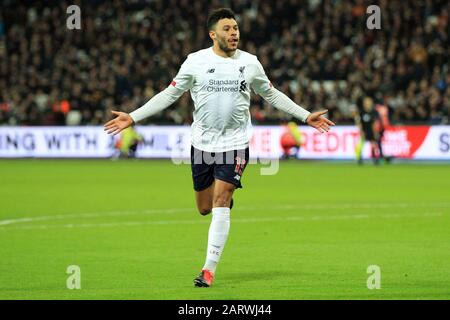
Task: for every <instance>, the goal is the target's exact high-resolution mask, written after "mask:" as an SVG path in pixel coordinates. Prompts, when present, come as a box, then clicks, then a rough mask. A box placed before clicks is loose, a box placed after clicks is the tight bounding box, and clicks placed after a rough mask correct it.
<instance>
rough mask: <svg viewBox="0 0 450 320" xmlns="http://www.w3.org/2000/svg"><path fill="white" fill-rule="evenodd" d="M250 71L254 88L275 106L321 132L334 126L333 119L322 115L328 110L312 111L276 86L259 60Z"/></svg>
mask: <svg viewBox="0 0 450 320" xmlns="http://www.w3.org/2000/svg"><path fill="white" fill-rule="evenodd" d="M250 72H251V74H252V75H253V78H252V87H253V90H254V91H255V92H256V93H257V94H259V95H260V96H261V97H263V98H264V99H265V100H266V101H267V102H269V103H270V104H271V105H273V106H274V107H275V108H277V109H280V110H282V111H284V112H286V113H289V114H290V115H292V116H294V117H295V118H297V119H300V120H301V121H303V122H305V123H307V124H308V125H310V126H311V127H313V128H316V129H317V130H318V131H320V132H327V131H328V130H330V126H334V123H333V122H332V121H330V120H328V119H326V118H324V117H322V116H323V115H324V114H325V113H327V112H328V110H324V111H318V112H313V113H311V112H309V111H308V110H306V109H304V108H302V107H301V106H299V105H298V104H296V103H295V102H294V101H292V100H291V99H290V98H289V97H288V96H287V95H285V94H284V93H283V92H281V91H279V90H277V89H276V88H274V86H273V85H272V83H271V82H270V81H269V79H268V78H267V76H266V73H265V72H264V68H263V66H262V65H261V63H260V62H259V61H258V60H256V61H255V64H253V65H251V66H250Z"/></svg>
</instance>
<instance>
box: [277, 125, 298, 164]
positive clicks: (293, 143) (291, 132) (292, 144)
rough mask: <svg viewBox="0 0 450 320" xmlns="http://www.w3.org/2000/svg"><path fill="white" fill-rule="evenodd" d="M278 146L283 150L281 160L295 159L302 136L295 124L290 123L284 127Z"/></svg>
mask: <svg viewBox="0 0 450 320" xmlns="http://www.w3.org/2000/svg"><path fill="white" fill-rule="evenodd" d="M280 144H281V148H282V149H283V154H282V156H281V159H289V158H291V157H297V154H298V151H299V150H300V147H301V144H302V134H301V132H300V130H299V129H298V126H297V124H296V123H295V122H293V121H290V122H289V123H288V124H286V125H285V131H284V133H283V134H282V135H281V139H280Z"/></svg>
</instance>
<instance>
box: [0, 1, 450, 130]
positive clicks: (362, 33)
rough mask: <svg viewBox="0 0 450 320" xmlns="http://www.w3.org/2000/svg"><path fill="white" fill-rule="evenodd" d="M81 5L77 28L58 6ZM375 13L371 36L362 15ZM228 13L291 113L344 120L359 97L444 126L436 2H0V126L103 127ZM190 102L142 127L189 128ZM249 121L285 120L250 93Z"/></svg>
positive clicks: (155, 87) (444, 65) (440, 12)
mask: <svg viewBox="0 0 450 320" xmlns="http://www.w3.org/2000/svg"><path fill="white" fill-rule="evenodd" d="M71 4H77V5H78V6H79V7H80V8H81V27H82V29H81V30H69V29H67V27H66V19H67V17H68V16H69V14H67V13H66V9H67V7H68V6H69V5H71ZM372 4H377V5H378V6H379V7H380V9H381V29H380V30H369V29H368V28H367V26H366V20H367V18H368V16H369V15H368V14H367V13H366V8H367V6H369V5H372ZM224 6H225V7H230V8H232V9H233V10H234V11H235V13H236V14H237V20H238V23H239V27H240V32H241V43H240V48H241V49H243V50H246V51H249V52H250V53H253V54H256V55H257V56H258V58H259V60H260V61H261V63H262V64H263V66H264V68H265V70H266V73H267V75H268V76H269V78H270V79H271V81H272V83H273V84H274V85H275V86H276V87H278V88H279V89H280V90H282V91H283V92H285V93H286V94H287V95H289V96H290V97H291V98H292V99H293V100H294V101H296V102H297V103H298V104H300V105H302V106H304V107H306V108H308V109H310V110H318V109H323V108H326V109H328V110H329V117H330V118H332V119H333V121H335V122H337V123H338V124H346V123H353V114H352V112H353V111H354V106H355V104H356V101H357V100H358V98H359V97H361V96H364V95H370V96H372V97H373V98H374V99H375V102H376V103H382V104H385V105H387V106H388V107H389V110H390V117H391V122H392V123H413V122H414V123H426V124H439V123H450V119H449V118H450V117H449V116H450V70H449V66H450V65H449V61H450V59H449V54H450V50H449V43H450V39H449V34H450V32H449V30H450V23H449V12H450V2H449V1H447V0H404V1H400V0H398V1H395V0H390V1H388V0H384V1H375V0H370V1H365V0H302V1H301V0H283V1H281V0H277V1H250V0H235V1H217V0H216V1H214V0H213V1H203V0H196V1H189V0H146V1H143V0H134V1H133V0H130V1H119V0H113V1H102V0H89V1H87V0H86V1H71V2H67V1H53V2H52V1H17V0H2V1H1V4H0V7H1V9H0V124H10V125H66V124H68V125H73V124H82V125H87V124H93V125H98V124H102V123H103V122H105V121H106V120H108V119H110V118H111V115H110V111H111V110H114V109H115V110H122V111H126V112H129V111H132V110H134V109H135V108H137V107H139V106H141V105H142V104H144V103H145V102H146V101H147V100H148V99H150V98H151V97H152V96H153V95H155V94H156V93H158V92H159V91H160V90H162V89H164V88H165V87H166V86H167V85H168V84H169V83H170V81H171V79H172V78H173V77H174V76H175V75H176V73H177V71H178V68H179V67H180V65H181V63H182V62H183V61H184V59H185V58H186V56H187V55H188V54H189V53H190V52H193V51H196V50H199V49H202V48H205V47H209V46H211V41H210V39H209V37H208V33H207V30H206V18H207V15H208V13H209V11H210V10H211V9H216V8H218V7H224ZM192 109H193V103H192V101H191V100H190V97H189V93H186V94H184V95H183V96H182V97H181V98H180V99H179V100H178V101H177V102H176V103H175V104H174V105H173V106H172V107H170V108H168V109H166V110H164V111H162V112H161V113H160V114H158V115H156V116H154V117H152V118H150V119H148V120H147V122H146V123H157V124H190V123H191V121H192ZM251 113H252V116H253V122H254V123H261V124H269V123H272V124H274V123H280V122H283V121H287V120H289V119H290V118H289V116H288V115H286V114H284V113H282V112H280V111H278V110H276V109H274V108H273V107H271V106H269V105H268V104H267V103H265V102H264V100H262V99H261V98H260V97H258V96H256V95H254V96H253V98H252V103H251Z"/></svg>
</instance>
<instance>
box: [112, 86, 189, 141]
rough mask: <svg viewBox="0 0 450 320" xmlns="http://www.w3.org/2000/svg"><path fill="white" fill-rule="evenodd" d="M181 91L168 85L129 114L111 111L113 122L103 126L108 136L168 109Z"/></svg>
mask: <svg viewBox="0 0 450 320" xmlns="http://www.w3.org/2000/svg"><path fill="white" fill-rule="evenodd" d="M183 92H184V91H183V90H180V89H177V88H176V87H175V86H174V85H170V86H169V87H167V88H166V89H165V90H163V91H161V92H160V93H158V94H157V95H155V96H154V97H153V98H151V99H150V100H149V101H148V102H147V103H146V104H144V105H143V106H142V107H140V108H139V109H136V110H134V111H133V112H131V113H130V114H128V113H125V112H119V111H112V114H114V115H115V116H116V118H114V119H113V120H111V121H109V122H107V123H106V124H105V126H104V129H105V131H106V132H107V133H108V134H111V133H112V134H113V135H116V134H118V133H120V132H121V131H122V130H124V129H126V128H128V127H129V126H131V125H133V124H135V123H136V122H139V121H141V120H143V119H145V118H148V117H150V116H152V115H154V114H156V113H158V112H160V111H162V110H164V109H165V108H167V107H169V106H170V105H171V104H172V103H174V102H175V101H176V100H178V98H179V97H180V96H181V95H182V94H183Z"/></svg>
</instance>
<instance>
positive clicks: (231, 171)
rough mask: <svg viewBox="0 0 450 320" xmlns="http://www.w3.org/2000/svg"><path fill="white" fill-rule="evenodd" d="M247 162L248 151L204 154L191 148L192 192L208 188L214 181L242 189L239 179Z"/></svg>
mask: <svg viewBox="0 0 450 320" xmlns="http://www.w3.org/2000/svg"><path fill="white" fill-rule="evenodd" d="M248 160H249V150H248V148H246V149H240V150H231V151H226V152H206V151H201V150H199V149H196V148H194V147H193V146H191V169H192V180H193V182H194V190H195V191H202V190H205V189H206V188H208V187H210V186H211V185H212V184H213V182H214V179H218V180H222V181H225V182H228V183H231V184H233V185H235V186H236V188H242V184H241V177H242V174H243V172H244V169H245V167H246V166H247V163H248Z"/></svg>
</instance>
